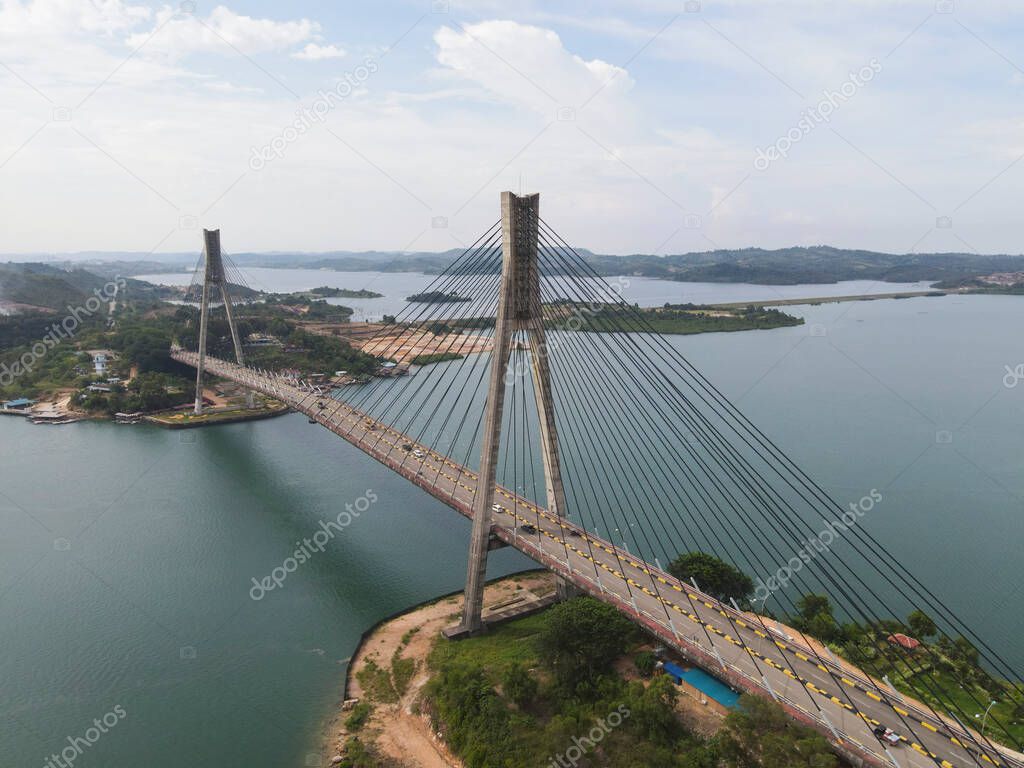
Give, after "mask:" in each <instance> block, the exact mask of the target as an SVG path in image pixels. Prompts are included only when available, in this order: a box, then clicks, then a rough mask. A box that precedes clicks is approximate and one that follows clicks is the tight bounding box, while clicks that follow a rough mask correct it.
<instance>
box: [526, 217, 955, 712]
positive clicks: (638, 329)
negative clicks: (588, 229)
mask: <svg viewBox="0 0 1024 768" xmlns="http://www.w3.org/2000/svg"><path fill="white" fill-rule="evenodd" d="M542 227H543V224H542ZM545 231H547V230H546V229H545ZM559 250H560V251H561V252H562V253H569V252H570V251H571V249H568V248H567V247H564V246H562V247H560V248H559ZM594 278H596V279H597V280H600V278H597V277H596V274H595V275H594ZM591 280H593V278H592V279H591ZM599 284H601V285H602V286H603V282H601V283H599ZM605 292H606V294H611V293H612V292H611V291H607V290H606V291H605ZM604 301H605V302H607V303H609V304H616V305H618V306H622V307H625V308H628V309H629V310H632V308H630V307H628V305H626V304H625V303H624V302H622V301H621V299H620V298H619V297H618V296H614V295H608V296H606V297H605V298H604ZM623 330H630V331H633V332H634V333H636V334H642V335H643V336H641V338H643V337H644V336H649V335H651V334H652V333H653V332H652V331H651V329H649V328H644V327H642V326H641V325H640V324H639V323H635V324H633V325H630V326H629V327H626V328H623ZM933 694H934V692H933ZM923 698H927V697H923ZM939 700H940V701H941V700H942V699H941V697H939ZM939 719H940V720H941V718H939Z"/></svg>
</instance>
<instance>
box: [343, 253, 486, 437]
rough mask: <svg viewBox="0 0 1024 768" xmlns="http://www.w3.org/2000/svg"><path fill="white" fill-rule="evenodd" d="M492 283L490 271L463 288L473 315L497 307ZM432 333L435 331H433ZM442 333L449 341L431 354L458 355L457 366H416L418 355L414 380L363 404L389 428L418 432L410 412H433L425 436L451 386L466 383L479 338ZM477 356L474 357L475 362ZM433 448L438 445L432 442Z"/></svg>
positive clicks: (412, 365) (436, 321) (413, 365)
mask: <svg viewBox="0 0 1024 768" xmlns="http://www.w3.org/2000/svg"><path fill="white" fill-rule="evenodd" d="M496 264H497V257H496V256H495V257H494V258H493V259H491V258H490V257H488V260H487V262H486V263H485V265H484V266H485V267H488V268H490V267H493V266H496ZM492 283H494V280H493V279H492V278H490V276H489V275H488V274H486V273H482V274H481V275H478V276H476V277H474V278H473V279H472V280H471V281H470V282H469V283H468V284H467V285H466V286H465V287H464V288H463V289H462V290H463V293H464V294H468V296H469V297H470V298H471V301H470V302H469V304H468V309H467V311H468V312H469V313H470V315H469V316H470V317H477V316H480V315H485V314H486V313H487V312H488V311H490V309H491V308H493V306H494V301H495V299H496V296H497V287H496V286H492ZM460 295H462V294H460ZM449 322H455V320H453V319H452V318H447V317H446V318H444V319H440V318H436V317H435V318H431V324H435V325H441V326H444V328H447V327H448V326H447V323H449ZM427 332H428V331H427V330H424V331H423V333H427ZM430 332H431V333H433V331H430ZM440 333H443V334H444V335H445V336H446V340H444V341H442V342H441V343H440V344H438V345H436V346H433V347H431V349H432V351H431V352H429V353H428V354H432V355H440V356H446V355H457V356H458V362H457V363H456V364H455V365H454V366H448V365H446V364H445V363H443V362H439V363H434V364H428V365H427V366H420V365H416V362H415V361H416V359H417V358H416V357H415V356H413V357H412V358H411V359H410V360H409V362H410V371H411V373H412V374H413V375H412V376H411V382H412V383H411V384H406V383H405V382H402V383H401V384H399V385H394V386H392V388H391V390H390V391H389V390H388V389H387V388H383V387H382V391H381V392H380V394H379V396H378V397H377V399H376V400H375V401H374V402H372V403H368V404H362V405H360V408H361V410H364V411H368V412H370V413H377V414H379V417H380V421H382V422H384V423H387V424H388V426H389V428H391V429H397V430H399V431H401V432H404V433H412V432H413V431H414V422H409V423H405V422H404V421H403V418H404V417H405V416H406V414H407V413H411V414H412V416H413V418H415V417H418V416H421V415H422V414H429V418H428V419H427V422H426V423H425V424H424V425H423V426H422V427H421V428H420V430H419V433H420V435H422V434H423V433H424V431H425V430H426V428H427V427H429V424H430V422H431V421H432V420H433V419H434V418H435V417H436V416H437V415H438V413H439V412H440V409H441V408H442V407H443V406H444V405H445V397H444V396H445V395H447V394H448V392H450V391H451V386H452V385H453V384H454V383H455V382H456V381H459V380H460V379H461V380H462V383H463V385H465V383H466V382H467V379H466V377H465V376H463V375H462V373H461V372H462V370H463V369H464V367H465V364H466V360H467V359H468V358H467V356H466V354H465V352H466V348H467V346H470V350H471V351H472V349H473V345H475V344H476V343H477V342H478V337H476V336H474V335H473V334H471V333H457V332H454V331H453V330H443V331H440ZM410 354H411V353H410ZM406 357H407V358H408V357H409V356H408V355H406ZM476 357H477V356H474V361H475V360H476ZM442 386H443V388H442V389H441V393H442V397H441V399H440V400H436V399H434V397H433V396H434V395H435V394H436V393H437V392H438V390H439V388H440V387H442ZM389 394H390V397H388V398H386V397H385V396H386V395H389ZM431 447H435V446H433V445H432V446H431Z"/></svg>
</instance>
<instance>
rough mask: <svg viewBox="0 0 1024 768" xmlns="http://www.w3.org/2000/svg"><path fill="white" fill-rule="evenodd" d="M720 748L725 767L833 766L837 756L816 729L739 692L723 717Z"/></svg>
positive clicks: (766, 703) (836, 763)
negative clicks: (736, 701)
mask: <svg viewBox="0 0 1024 768" xmlns="http://www.w3.org/2000/svg"><path fill="white" fill-rule="evenodd" d="M720 747H721V751H722V757H723V761H724V765H725V766H727V768H755V767H756V768H800V767H801V766H803V767H804V768H836V766H838V765H839V759H838V758H837V757H836V756H835V755H834V754H833V753H832V749H831V747H830V746H829V743H828V741H826V740H825V738H824V737H823V736H821V735H819V734H818V733H817V732H816V731H813V730H811V729H810V728H807V727H806V726H803V725H797V724H795V723H793V722H792V721H791V720H790V719H789V717H787V716H786V714H785V712H783V711H782V708H781V707H780V706H779V705H777V704H775V703H774V702H771V701H768V700H767V699H762V698H760V697H759V696H750V695H746V694H745V695H743V696H741V697H740V701H739V707H738V708H737V709H736V710H735V711H733V712H731V713H730V714H729V715H728V716H727V717H726V718H725V729H724V730H723V731H722V733H721V735H720Z"/></svg>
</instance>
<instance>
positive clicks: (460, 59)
mask: <svg viewBox="0 0 1024 768" xmlns="http://www.w3.org/2000/svg"><path fill="white" fill-rule="evenodd" d="M434 42H436V43H437V46H438V49H439V50H438V54H437V59H438V61H439V62H440V63H441V64H443V65H444V66H445V67H447V68H448V69H449V70H450V71H451V72H452V73H454V74H455V75H456V76H458V77H461V78H463V79H465V80H469V81H470V82H473V83H475V84H476V85H478V86H479V87H481V88H482V89H484V90H485V91H487V92H488V93H489V94H490V95H491V96H493V97H497V98H498V99H500V100H503V101H506V102H509V103H512V104H514V105H516V106H522V107H528V108H530V109H533V110H535V111H537V112H539V113H541V114H543V115H545V116H546V117H548V118H549V119H553V118H554V117H555V116H556V114H557V111H558V109H559V108H560V107H566V106H568V107H576V106H578V105H581V104H583V103H584V102H585V101H587V100H588V99H589V98H590V97H591V96H592V95H594V94H595V93H597V92H598V91H601V92H602V93H601V95H602V100H607V99H609V98H616V97H621V96H622V95H623V94H625V93H626V92H628V91H629V89H630V88H631V87H632V86H633V81H632V79H631V78H630V77H629V75H628V73H627V72H626V71H625V70H623V69H621V68H620V67H617V66H615V65H613V64H609V63H608V62H606V61H602V60H600V59H593V60H590V61H586V60H584V59H583V58H581V57H579V56H577V55H575V54H573V53H571V52H569V51H568V50H566V48H565V46H564V45H563V44H562V40H561V38H559V36H558V34H557V33H555V32H554V31H553V30H550V29H542V28H540V27H534V26H528V25H525V24H518V23H516V22H514V21H483V22H480V23H478V24H470V25H467V26H464V27H460V28H459V29H457V30H456V29H452V28H451V27H442V28H441V29H439V30H438V31H437V33H436V34H435V35H434Z"/></svg>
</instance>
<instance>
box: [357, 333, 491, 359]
mask: <svg viewBox="0 0 1024 768" xmlns="http://www.w3.org/2000/svg"><path fill="white" fill-rule="evenodd" d="M361 349H362V350H363V352H366V353H367V354H370V355H386V356H387V357H390V358H391V359H393V360H394V361H395V362H397V363H399V364H401V363H409V362H411V361H412V360H413V358H415V357H418V356H419V355H433V354H443V353H447V352H453V353H456V354H460V355H472V354H475V353H477V352H487V351H489V350H490V349H491V338H490V337H489V336H479V335H476V334H472V333H464V334H440V335H434V334H433V333H431V332H430V331H424V330H409V331H404V332H402V333H398V334H388V335H385V336H376V337H374V338H373V339H371V340H369V341H367V342H365V343H363V344H362V346H361Z"/></svg>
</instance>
